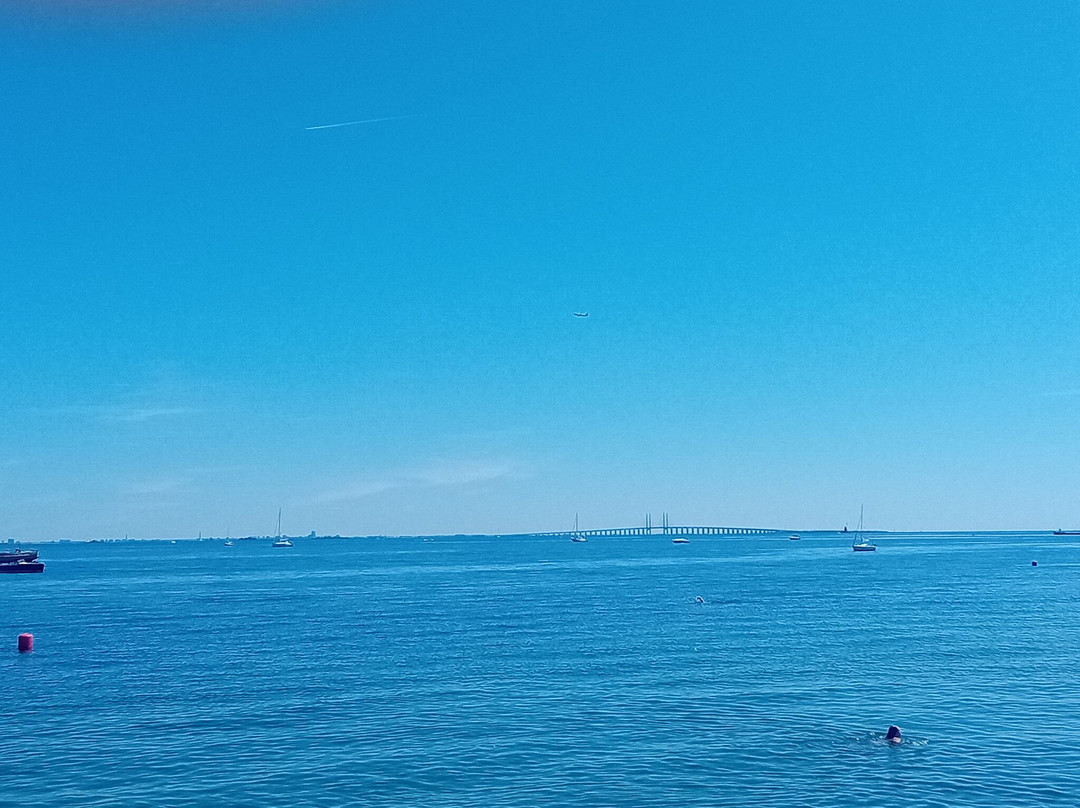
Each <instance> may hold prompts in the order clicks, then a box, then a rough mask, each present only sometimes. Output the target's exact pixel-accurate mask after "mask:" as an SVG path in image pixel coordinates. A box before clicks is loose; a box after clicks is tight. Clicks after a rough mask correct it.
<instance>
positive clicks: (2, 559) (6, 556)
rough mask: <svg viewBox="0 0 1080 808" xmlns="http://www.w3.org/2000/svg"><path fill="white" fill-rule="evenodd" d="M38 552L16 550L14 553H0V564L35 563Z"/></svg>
mask: <svg viewBox="0 0 1080 808" xmlns="http://www.w3.org/2000/svg"><path fill="white" fill-rule="evenodd" d="M37 557H38V551H37V550H15V552H13V553H0V564H18V563H19V562H20V561H34V560H35V559H36V558H37Z"/></svg>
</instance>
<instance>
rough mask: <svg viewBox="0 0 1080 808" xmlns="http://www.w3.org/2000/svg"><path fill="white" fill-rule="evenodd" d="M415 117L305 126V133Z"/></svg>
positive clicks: (392, 116)
mask: <svg viewBox="0 0 1080 808" xmlns="http://www.w3.org/2000/svg"><path fill="white" fill-rule="evenodd" d="M415 117H416V116H415V115H391V116H390V117H389V118H365V119H364V120H362V121H345V123H324V124H322V125H321V126H305V127H304V131H305V132H310V131H312V130H313V129H337V128H338V127H339V126H359V125H360V124H362V123H381V122H382V121H403V120H405V119H406V118H415Z"/></svg>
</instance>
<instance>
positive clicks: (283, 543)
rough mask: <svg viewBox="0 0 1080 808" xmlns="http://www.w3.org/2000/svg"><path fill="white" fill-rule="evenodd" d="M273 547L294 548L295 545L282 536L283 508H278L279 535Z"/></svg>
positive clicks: (275, 538)
mask: <svg viewBox="0 0 1080 808" xmlns="http://www.w3.org/2000/svg"><path fill="white" fill-rule="evenodd" d="M270 546H271V547H292V546H293V543H292V542H291V541H289V540H288V538H286V537H285V536H282V535H281V508H278V512H277V535H276V536H275V537H274V543H273V544H271V545H270Z"/></svg>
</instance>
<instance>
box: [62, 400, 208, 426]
mask: <svg viewBox="0 0 1080 808" xmlns="http://www.w3.org/2000/svg"><path fill="white" fill-rule="evenodd" d="M52 412H53V413H55V414H57V415H79V416H83V417H86V418H92V419H95V420H98V421H113V422H124V423H145V422H147V421H153V420H157V419H163V418H180V417H185V416H190V415H199V414H200V413H203V412H205V410H203V409H201V408H199V407H128V406H104V405H96V404H91V405H76V406H72V407H58V408H56V409H54V410H52Z"/></svg>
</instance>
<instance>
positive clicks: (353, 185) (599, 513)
mask: <svg viewBox="0 0 1080 808" xmlns="http://www.w3.org/2000/svg"><path fill="white" fill-rule="evenodd" d="M27 6H32V9H30V10H28V9H27ZM0 53H2V54H3V56H2V60H0V74H2V78H3V87H4V91H3V96H2V98H3V104H2V109H3V121H2V126H0V178H2V186H0V187H2V189H3V192H2V194H0V271H2V273H3V275H2V277H3V283H2V284H0V538H6V537H7V536H13V537H18V538H31V539H33V538H37V539H48V538H58V537H70V538H92V537H100V536H122V535H124V534H130V535H132V536H145V537H157V536H160V537H179V536H194V535H196V534H197V533H198V532H200V531H201V532H202V533H204V534H205V535H215V534H216V535H224V534H225V533H226V531H229V532H230V533H231V534H232V535H234V536H235V535H247V534H251V533H255V534H265V533H270V532H273V529H274V527H275V523H276V519H277V511H278V508H279V507H281V508H282V509H283V514H284V515H283V520H284V528H285V532H287V533H292V534H301V533H306V532H308V531H309V530H316V531H318V532H320V533H330V534H333V533H341V534H370V533H425V532H433V533H443V532H450V533H453V532H490V533H500V532H512V531H528V530H547V529H569V528H570V527H572V525H573V520H574V514H575V513H580V515H581V524H582V526H583V527H602V526H621V525H628V524H638V523H640V522H641V521H642V520H643V518H644V514H645V513H646V512H652V513H653V514H654V519H655V521H657V522H658V521H659V515H660V513H661V512H663V511H668V512H670V513H671V518H672V520H673V521H674V522H676V523H696V524H720V525H747V526H766V527H770V526H775V527H783V528H793V529H798V528H802V529H809V528H815V527H820V528H834V527H840V526H841V525H842V524H844V523H845V522H847V523H851V524H853V523H854V521H855V520H856V519H857V517H858V512H859V506H860V504H864V503H865V505H866V514H867V524H868V526H869V527H872V528H880V529H939V528H940V529H996V528H1000V529H1020V528H1054V527H1058V526H1062V527H1069V526H1072V527H1077V528H1080V137H1078V133H1080V6H1078V5H1077V4H1076V3H1075V2H1072V1H1071V0H1069V1H1068V2H1036V3H1031V2H1015V3H1007V2H1000V3H999V2H994V3H977V2H970V3H941V2H936V0H935V2H925V3H918V2H910V3H896V2H880V3H874V2H864V1H863V0H858V1H855V0H853V2H848V3H830V2H805V3H794V2H777V3H768V2H757V1H756V0H755V2H745V3H737V2H731V3H726V2H724V3H722V2H715V0H707V1H703V2H696V1H695V0H685V2H674V3H657V2H655V0H649V2H639V1H638V0H622V1H621V2H618V3H612V2H591V1H590V0H575V2H569V0H564V1H563V2H545V1H544V0H535V1H534V2H528V3H525V2H520V3H516V2H505V0H453V2H449V1H445V2H444V1H443V0H423V1H422V2H409V1H408V0H398V1H397V2H390V1H389V0H371V1H370V2H349V3H346V2H319V1H318V0H306V1H305V2H302V3H301V2H295V3H290V2H286V0H277V1H276V2H267V3H256V2H248V3H225V2H219V3H211V2H198V0H196V2H187V3H181V2H179V0H175V1H174V2H164V1H162V2H152V1H151V0H144V2H136V1H135V0H128V2H120V1H119V0H117V2H115V3H111V4H110V3H105V2H97V3H95V2H79V3H75V2H70V3H64V2H58V1H57V0H53V1H52V2H48V1H46V2H39V3H34V4H27V3H14V2H5V3H2V4H0ZM378 118H392V119H393V120H382V121H374V122H371V123H363V124H356V125H352V126H343V127H337V128H327V129H311V128H309V127H317V126H323V125H326V124H333V123H342V122H349V121H358V120H370V119H378ZM586 310H587V311H588V312H589V317H588V318H587V319H585V318H575V317H574V316H573V312H574V311H586Z"/></svg>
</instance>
